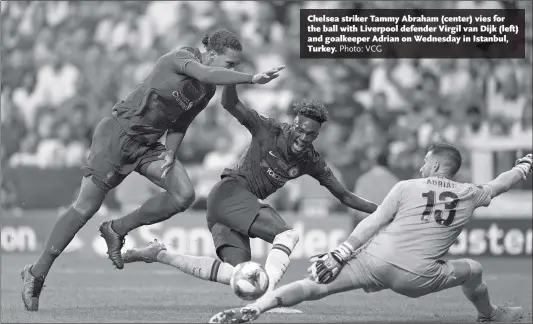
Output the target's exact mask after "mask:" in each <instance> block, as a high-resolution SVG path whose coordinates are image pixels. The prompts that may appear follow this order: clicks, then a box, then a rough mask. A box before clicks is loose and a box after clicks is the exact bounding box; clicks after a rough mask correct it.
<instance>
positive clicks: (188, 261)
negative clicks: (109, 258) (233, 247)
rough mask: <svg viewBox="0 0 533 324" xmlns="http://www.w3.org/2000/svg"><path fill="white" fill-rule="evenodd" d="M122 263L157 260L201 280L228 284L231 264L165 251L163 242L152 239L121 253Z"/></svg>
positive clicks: (209, 258) (231, 268)
mask: <svg viewBox="0 0 533 324" xmlns="http://www.w3.org/2000/svg"><path fill="white" fill-rule="evenodd" d="M122 257H123V259H124V263H132V262H140V261H143V262H146V263H152V262H158V263H162V264H166V265H169V266H171V267H174V268H176V269H178V270H180V271H182V272H184V273H186V274H189V275H191V276H193V277H196V278H198V279H202V280H209V281H214V282H220V283H223V284H225V285H229V282H230V279H231V276H232V275H233V266H232V265H231V264H228V263H224V262H220V261H219V260H217V259H215V258H211V257H198V256H191V255H184V254H179V253H173V252H169V251H167V249H166V247H165V245H164V244H162V243H160V242H158V241H157V240H154V241H153V242H150V244H149V245H148V247H145V248H134V249H131V250H128V251H126V252H125V253H124V254H123V255H122Z"/></svg>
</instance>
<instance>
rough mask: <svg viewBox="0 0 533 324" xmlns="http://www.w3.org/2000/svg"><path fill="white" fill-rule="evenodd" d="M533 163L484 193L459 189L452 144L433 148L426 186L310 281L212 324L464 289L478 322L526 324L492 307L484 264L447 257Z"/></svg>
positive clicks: (416, 186)
mask: <svg viewBox="0 0 533 324" xmlns="http://www.w3.org/2000/svg"><path fill="white" fill-rule="evenodd" d="M531 164H532V155H531V154H528V155H527V156H525V157H523V158H521V159H519V160H518V161H517V163H516V166H515V167H513V168H512V169H511V170H509V171H507V172H504V173H502V174H500V175H499V176H498V177H497V178H496V179H494V180H492V181H490V182H488V183H486V184H484V185H482V186H476V185H472V184H468V183H458V182H455V181H453V180H451V179H452V177H453V176H454V175H455V173H456V172H457V171H458V170H459V167H460V166H461V155H460V153H459V151H458V150H457V149H456V148H455V147H453V146H451V145H448V144H436V145H434V146H431V147H430V148H429V151H428V153H427V155H426V158H425V164H424V166H422V169H421V170H420V172H421V173H422V179H416V180H407V181H400V182H399V183H398V184H397V185H396V186H394V188H393V189H392V190H391V191H390V193H389V194H388V196H387V197H386V198H385V200H384V201H383V203H382V204H381V205H380V206H379V208H378V210H377V211H376V212H375V213H373V214H372V215H370V216H368V217H367V218H365V219H364V220H363V221H362V222H361V223H360V224H359V225H358V226H357V227H356V228H355V230H354V231H353V233H352V234H351V235H350V237H349V238H348V239H347V240H346V241H345V242H344V243H342V244H341V245H340V246H339V247H338V248H337V249H336V250H335V251H333V252H330V253H327V254H323V255H319V256H317V257H315V258H314V263H313V264H312V265H311V267H310V268H309V270H308V272H309V278H308V279H304V280H300V281H297V282H293V283H291V284H288V285H286V286H283V287H280V288H279V289H277V290H275V291H273V292H271V293H268V294H267V295H265V296H263V298H262V299H261V300H259V301H257V302H255V303H253V304H251V305H248V306H246V307H243V308H240V309H239V308H237V309H233V310H227V311H225V312H222V313H219V314H217V315H215V316H214V317H213V318H211V320H210V323H240V322H247V321H251V320H255V319H257V318H258V317H259V315H260V314H261V313H263V312H265V311H267V310H269V309H272V308H275V307H280V306H293V305H296V304H298V303H301V302H303V301H306V300H317V299H321V298H324V297H326V296H328V295H331V294H336V293H340V292H343V291H348V290H354V289H359V288H362V289H364V290H365V291H366V292H375V291H380V290H383V289H391V290H392V291H394V292H396V293H398V294H401V295H404V296H407V297H412V298H418V297H421V296H424V295H427V294H430V293H435V292H438V291H441V290H444V289H448V288H452V287H458V286H461V288H462V290H463V293H464V294H465V297H466V298H467V299H468V300H469V301H470V302H471V303H472V304H473V305H474V307H475V308H476V310H477V313H478V321H480V322H516V321H517V320H519V319H520V318H521V317H522V314H523V309H522V307H503V306H495V305H494V304H492V303H491V301H490V298H489V293H488V289H487V285H486V283H485V282H484V281H483V268H482V267H481V264H479V262H477V261H474V260H471V259H459V260H452V261H443V260H442V259H441V258H442V257H443V256H444V255H445V254H446V253H447V252H448V250H449V249H450V247H451V246H452V244H453V243H454V241H455V239H456V238H457V236H458V235H459V234H460V233H461V231H462V229H463V227H464V226H465V224H466V223H468V221H469V220H470V219H471V218H472V213H473V211H474V210H475V209H476V208H478V207H480V206H488V205H489V204H490V202H491V199H492V198H494V197H497V196H499V195H501V194H502V193H504V192H506V191H508V190H509V189H510V188H511V187H512V186H514V185H515V184H517V183H518V182H519V181H520V180H521V179H525V178H526V175H527V174H528V173H530V172H531ZM312 261H313V259H312Z"/></svg>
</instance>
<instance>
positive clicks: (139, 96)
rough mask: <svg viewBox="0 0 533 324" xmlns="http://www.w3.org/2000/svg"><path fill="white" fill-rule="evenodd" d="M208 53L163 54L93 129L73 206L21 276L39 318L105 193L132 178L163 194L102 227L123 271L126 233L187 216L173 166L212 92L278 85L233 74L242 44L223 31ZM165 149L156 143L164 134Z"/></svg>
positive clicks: (181, 176) (190, 193) (187, 185)
mask: <svg viewBox="0 0 533 324" xmlns="http://www.w3.org/2000/svg"><path fill="white" fill-rule="evenodd" d="M202 43H203V44H204V45H205V47H206V51H205V52H203V53H201V52H200V50H199V49H197V48H190V47H186V48H182V49H180V50H177V51H173V52H170V53H168V54H165V55H163V56H162V57H161V58H160V59H159V60H158V61H157V63H156V64H155V66H154V68H153V69H152V71H151V73H150V75H149V76H148V77H147V78H146V79H145V80H144V81H143V82H142V83H141V84H140V85H139V86H137V88H135V90H133V92H132V93H131V94H130V95H129V96H128V98H126V99H125V100H123V101H121V102H120V103H118V104H116V105H115V107H114V108H113V116H112V117H108V118H104V119H103V120H102V121H101V122H100V123H99V124H98V126H97V127H96V129H95V132H94V137H93V142H92V146H91V153H90V156H89V160H88V164H87V166H86V168H85V169H86V175H85V177H84V178H83V179H82V183H81V189H80V193H79V195H78V198H77V200H76V201H75V202H74V204H73V205H72V206H71V207H70V208H69V209H68V210H67V211H66V212H65V213H64V214H63V215H62V216H61V217H60V218H59V220H58V221H57V223H56V224H55V226H54V228H53V230H52V233H51V234H50V236H49V238H48V240H47V242H46V246H45V248H44V251H43V252H42V254H41V256H40V257H39V259H38V260H37V262H36V263H35V264H32V265H27V266H26V267H25V268H24V269H23V271H22V280H23V282H24V287H23V290H22V300H23V301H24V305H25V307H26V309H27V310H30V311H37V310H38V307H39V295H40V293H41V290H42V287H43V283H44V280H45V277H46V275H47V273H48V271H49V270H50V267H51V266H52V263H53V262H54V260H55V259H56V258H57V257H58V256H59V255H60V254H61V252H62V251H63V250H64V249H65V247H66V246H67V245H68V244H69V242H70V241H71V240H72V238H73V237H74V235H75V234H76V233H77V232H78V231H79V230H80V229H81V228H82V227H83V226H84V225H85V223H86V222H87V221H88V220H89V219H90V218H91V217H92V216H93V215H94V214H95V213H96V211H98V209H99V208H100V206H101V204H102V201H103V199H104V197H105V196H106V194H107V193H108V192H109V190H111V189H113V188H114V187H116V186H118V185H119V184H120V183H121V182H122V181H123V180H124V178H125V177H126V176H127V175H128V174H130V173H131V172H133V171H136V172H138V173H140V174H142V175H143V176H145V177H146V178H148V179H149V180H150V181H152V182H153V183H155V184H156V185H158V186H160V187H161V188H164V189H166V192H164V193H160V194H158V195H156V196H154V197H152V198H150V199H149V200H148V201H146V202H145V203H144V204H143V205H141V206H140V207H139V208H138V209H137V210H135V211H133V212H132V213H130V214H128V215H126V216H124V217H123V218H120V219H117V220H114V221H112V222H104V223H103V224H102V225H101V226H100V232H101V235H102V237H103V238H104V239H105V241H106V243H107V250H108V251H107V254H108V255H109V258H110V259H111V261H112V262H113V264H114V265H115V266H116V267H117V268H118V269H122V268H123V266H124V262H123V260H122V255H121V251H120V250H121V248H122V246H123V243H124V237H125V236H126V234H127V233H128V232H129V231H131V230H133V229H134V228H137V227H139V226H142V225H148V224H154V223H158V222H161V221H164V220H166V219H168V218H170V217H172V216H173V215H175V214H177V213H179V212H182V211H184V210H185V209H187V208H188V207H189V206H190V205H191V204H192V203H193V201H194V190H193V187H192V184H191V182H190V180H189V177H188V175H187V172H186V171H185V169H184V168H183V166H182V165H181V163H180V162H179V161H178V160H176V159H175V154H176V151H177V150H178V148H179V146H180V144H181V142H182V140H183V137H184V136H185V132H186V131H187V128H188V127H189V124H190V123H191V121H192V120H193V119H194V118H195V117H196V116H197V115H198V114H199V113H200V112H201V111H202V110H203V109H204V108H205V107H206V106H207V104H208V102H209V101H210V100H211V98H212V97H213V95H214V94H215V90H216V86H215V85H228V84H241V83H258V84H264V83H267V82H269V81H270V80H272V79H274V78H276V77H277V76H278V74H276V73H277V72H278V71H279V70H281V69H282V68H283V67H280V68H275V69H272V70H269V71H267V72H265V73H260V74H256V75H252V74H246V73H240V72H235V71H232V70H231V69H233V67H234V66H236V65H237V64H239V62H240V60H241V51H242V46H241V43H240V41H239V39H238V38H237V37H236V36H235V35H234V34H232V33H230V32H228V31H224V30H221V31H217V32H215V33H213V34H211V35H206V37H205V38H204V39H203V41H202ZM166 131H168V133H167V137H166V146H163V145H162V144H161V143H159V142H158V140H159V138H161V136H162V135H163V134H164V133H165V132H166Z"/></svg>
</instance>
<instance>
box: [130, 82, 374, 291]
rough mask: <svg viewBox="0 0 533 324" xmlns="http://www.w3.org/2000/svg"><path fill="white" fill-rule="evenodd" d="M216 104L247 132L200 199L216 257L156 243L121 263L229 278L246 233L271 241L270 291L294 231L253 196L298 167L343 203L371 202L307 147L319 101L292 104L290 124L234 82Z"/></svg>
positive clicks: (242, 254)
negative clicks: (244, 97) (243, 94)
mask: <svg viewBox="0 0 533 324" xmlns="http://www.w3.org/2000/svg"><path fill="white" fill-rule="evenodd" d="M222 105H223V106H224V108H225V109H226V110H227V111H228V112H230V113H231V114H232V115H233V116H234V117H235V118H236V119H237V120H238V121H239V122H240V123H241V124H243V125H244V126H245V127H246V128H247V129H248V130H249V131H250V133H251V134H252V141H251V143H250V146H249V147H248V149H247V150H246V151H245V153H244V154H243V156H242V157H241V160H240V162H238V164H237V166H236V167H235V168H233V169H226V170H224V172H223V174H222V180H220V181H219V182H218V183H217V184H216V185H215V186H214V188H213V189H212V190H211V192H210V194H209V196H208V198H207V224H208V227H209V230H210V231H211V233H212V235H213V241H214V243H215V247H216V253H217V255H218V257H219V258H220V260H222V262H223V263H221V262H220V261H218V260H216V259H214V258H211V257H195V256H187V255H180V254H174V253H170V252H168V251H165V247H164V245H162V244H160V243H159V242H154V243H153V244H150V246H149V247H147V248H143V249H133V250H130V251H127V252H126V253H125V255H124V262H136V261H145V262H156V261H157V262H160V263H164V264H167V265H171V266H174V267H176V268H178V269H180V270H181V271H183V272H185V273H188V274H191V275H193V276H195V277H198V278H200V279H204V280H211V281H216V282H220V283H224V284H229V280H230V278H231V275H232V274H233V267H234V266H236V265H237V264H239V263H242V262H245V261H249V260H250V259H251V251H250V237H252V238H254V237H258V238H261V239H262V240H264V241H266V242H269V243H272V249H271V250H270V252H269V254H268V256H267V259H266V263H265V270H266V272H267V274H268V276H269V279H270V285H269V289H271V290H273V289H274V287H275V286H276V284H277V283H278V282H279V281H280V279H281V277H282V276H283V274H284V273H285V271H286V269H287V267H288V265H289V262H290V260H289V256H290V255H291V253H292V251H293V249H294V247H295V246H296V243H297V242H298V239H299V237H298V233H297V232H296V230H294V229H292V228H291V227H290V226H289V225H288V224H287V223H286V222H285V221H284V220H283V218H281V216H280V215H279V214H278V213H277V212H276V211H275V210H274V209H273V208H272V207H270V206H269V205H267V204H263V203H260V202H259V201H258V198H259V199H265V198H267V197H268V196H270V195H271V194H272V193H274V192H275V191H276V190H278V189H279V188H281V187H282V186H283V185H284V184H285V183H286V182H287V181H290V180H291V179H295V178H298V177H300V176H302V175H304V174H307V175H310V176H312V177H314V178H315V179H316V180H318V181H319V182H320V184H321V185H323V186H325V187H326V188H327V189H328V190H329V191H330V192H331V193H332V194H333V195H334V196H335V197H336V198H337V199H339V200H340V201H341V202H342V203H343V204H344V205H346V206H348V207H351V208H354V209H357V210H360V211H364V212H366V213H372V212H374V211H375V210H376V208H377V205H376V204H374V203H372V202H369V201H367V200H365V199H363V198H360V197H358V196H356V195H354V194H353V193H351V192H350V191H348V190H347V189H346V188H344V187H343V185H342V184H341V183H340V182H339V181H338V180H337V178H336V177H335V176H334V175H333V173H332V171H331V169H330V168H329V167H328V166H327V164H326V162H325V161H324V160H323V159H322V158H321V157H320V155H319V154H318V153H317V152H316V151H315V149H314V148H313V144H312V143H313V141H314V140H315V139H316V138H317V136H318V134H319V132H320V128H321V125H322V124H323V123H324V122H326V121H327V119H328V113H327V110H326V108H325V107H324V104H323V103H321V102H320V101H317V100H301V101H298V102H296V103H295V104H294V111H295V113H296V117H295V119H294V121H293V123H292V124H285V123H279V122H277V121H276V120H274V119H272V118H268V117H266V116H263V115H260V114H258V113H257V112H256V111H255V110H253V109H250V108H248V107H246V106H245V105H244V104H243V103H242V102H241V101H240V100H239V98H238V96H237V91H236V87H235V86H226V87H224V91H223V93H222Z"/></svg>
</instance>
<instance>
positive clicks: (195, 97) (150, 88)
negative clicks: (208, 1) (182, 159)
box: [113, 47, 216, 144]
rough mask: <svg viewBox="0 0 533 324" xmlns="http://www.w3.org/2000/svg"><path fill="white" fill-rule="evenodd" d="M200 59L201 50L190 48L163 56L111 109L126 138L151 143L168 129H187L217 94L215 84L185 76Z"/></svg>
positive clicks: (183, 130) (182, 130)
mask: <svg viewBox="0 0 533 324" xmlns="http://www.w3.org/2000/svg"><path fill="white" fill-rule="evenodd" d="M200 58H201V54H200V51H199V50H198V49H197V48H191V47H184V48H181V49H180V50H177V51H174V52H170V53H168V54H165V55H163V56H162V57H161V58H160V59H159V60H158V61H157V63H156V64H155V66H154V67H153V69H152V71H151V73H150V75H149V76H148V77H147V78H146V79H145V80H144V81H143V82H142V83H141V84H140V85H138V86H137V87H136V88H135V90H133V92H132V93H131V94H130V95H129V96H128V97H127V98H126V99H125V100H123V101H121V102H120V103H118V104H116V105H115V107H113V111H114V112H113V115H114V116H115V117H116V118H117V120H118V121H119V123H120V125H121V126H122V128H123V129H124V131H125V132H126V133H127V134H128V135H131V136H132V137H134V138H136V139H138V140H140V141H142V142H145V143H147V144H153V143H156V142H157V140H158V139H159V138H160V137H161V136H162V135H163V134H164V133H165V131H167V130H174V131H179V132H185V131H186V130H187V128H188V127H189V125H190V123H191V122H192V121H193V119H194V118H195V117H196V116H197V115H198V114H199V113H200V112H201V111H202V110H203V109H204V108H205V107H206V106H207V104H208V103H209V101H210V100H211V98H213V95H214V94H215V91H216V86H215V85H212V84H205V83H202V82H200V81H198V80H197V79H194V78H192V77H190V76H187V75H186V74H185V73H184V69H185V66H186V65H187V63H189V62H190V61H192V60H196V61H198V62H200V61H201V59H200Z"/></svg>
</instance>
